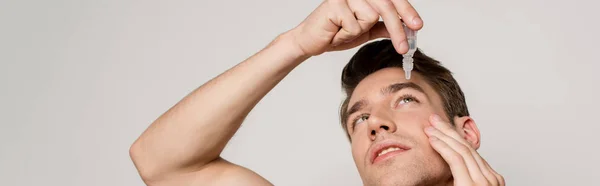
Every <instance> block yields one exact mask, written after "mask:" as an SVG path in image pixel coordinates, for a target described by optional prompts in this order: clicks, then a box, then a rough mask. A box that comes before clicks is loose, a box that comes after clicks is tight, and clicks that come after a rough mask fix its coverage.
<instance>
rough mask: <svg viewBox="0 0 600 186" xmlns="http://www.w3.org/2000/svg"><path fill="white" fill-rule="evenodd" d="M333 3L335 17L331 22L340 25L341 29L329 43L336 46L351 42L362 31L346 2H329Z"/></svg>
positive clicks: (338, 0)
mask: <svg viewBox="0 0 600 186" xmlns="http://www.w3.org/2000/svg"><path fill="white" fill-rule="evenodd" d="M329 2H331V3H333V4H332V5H331V7H332V9H333V11H334V12H335V16H334V18H333V20H334V21H335V22H336V23H335V24H337V25H341V26H342V28H341V29H340V31H338V32H337V33H336V34H335V36H334V37H333V40H332V42H331V44H332V45H334V46H336V45H339V44H341V43H343V42H347V41H351V40H353V39H354V38H356V37H358V36H359V35H360V34H362V32H363V30H362V28H361V27H360V25H359V24H358V21H357V20H356V17H354V13H352V11H351V10H350V7H349V6H348V3H347V2H346V0H333V1H329Z"/></svg>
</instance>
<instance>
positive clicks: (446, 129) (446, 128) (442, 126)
mask: <svg viewBox="0 0 600 186" xmlns="http://www.w3.org/2000/svg"><path fill="white" fill-rule="evenodd" d="M430 122H431V124H432V126H434V127H435V128H436V129H438V130H439V131H441V132H442V133H444V134H446V135H448V136H450V137H452V138H453V139H454V140H456V141H457V142H459V143H461V144H462V145H464V146H466V147H467V148H468V150H469V151H471V154H472V156H473V158H474V159H475V162H476V163H477V165H478V167H479V168H480V170H481V173H482V174H483V176H484V177H485V178H486V179H487V180H488V182H489V183H492V184H495V183H498V180H497V178H496V176H495V175H494V174H493V173H492V172H491V171H490V170H489V167H488V166H486V164H485V160H484V159H483V158H482V157H481V155H479V153H477V151H475V149H473V148H472V147H471V146H470V144H469V143H468V142H467V141H466V140H465V139H464V138H462V136H460V134H458V132H456V130H454V128H453V127H452V126H451V125H450V124H449V123H447V122H444V121H443V120H442V119H441V118H440V116H438V115H433V116H432V117H431V118H430Z"/></svg>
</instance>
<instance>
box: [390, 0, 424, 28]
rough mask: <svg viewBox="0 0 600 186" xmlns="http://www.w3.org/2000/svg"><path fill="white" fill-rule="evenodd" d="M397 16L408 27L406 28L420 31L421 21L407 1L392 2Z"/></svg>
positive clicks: (393, 0) (396, 0)
mask: <svg viewBox="0 0 600 186" xmlns="http://www.w3.org/2000/svg"><path fill="white" fill-rule="evenodd" d="M392 3H394V6H395V7H396V10H397V11H398V14H399V15H400V17H401V18H402V20H403V21H404V23H405V24H406V26H408V28H410V29H413V30H420V29H421V28H423V20H422V19H421V16H419V13H417V10H415V8H414V7H413V6H412V5H411V4H410V3H409V2H408V1H407V0H392Z"/></svg>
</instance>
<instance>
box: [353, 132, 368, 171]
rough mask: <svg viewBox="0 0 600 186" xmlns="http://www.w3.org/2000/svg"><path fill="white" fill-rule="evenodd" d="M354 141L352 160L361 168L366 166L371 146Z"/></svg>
mask: <svg viewBox="0 0 600 186" xmlns="http://www.w3.org/2000/svg"><path fill="white" fill-rule="evenodd" d="M354 140H355V141H353V142H352V158H353V159H354V162H355V163H356V165H357V166H359V167H361V166H362V165H363V164H364V161H365V156H366V154H367V151H368V148H369V144H367V143H364V142H359V141H357V140H359V139H354ZM363 140H364V139H363Z"/></svg>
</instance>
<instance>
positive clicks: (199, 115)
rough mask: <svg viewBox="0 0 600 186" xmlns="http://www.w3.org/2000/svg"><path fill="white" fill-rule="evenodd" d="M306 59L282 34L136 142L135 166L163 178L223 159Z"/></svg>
mask: <svg viewBox="0 0 600 186" xmlns="http://www.w3.org/2000/svg"><path fill="white" fill-rule="evenodd" d="M305 59H306V57H304V56H303V55H302V52H300V51H299V50H298V49H297V47H296V46H295V45H294V44H293V43H292V40H290V39H289V38H288V36H286V34H283V35H282V36H280V37H278V38H277V39H276V40H275V41H273V42H272V43H271V44H270V45H269V46H267V47H266V48H264V49H263V50H262V51H260V52H258V53H257V54H255V55H254V56H252V57H250V58H248V59H247V60H245V61H243V62H242V63H240V64H238V65H237V66H235V67H233V68H231V69H229V70H228V71H226V72H224V73H223V74H221V75H219V76H218V77H216V78H214V79H212V80H210V81H209V82H207V83H206V84H204V85H202V86H201V87H199V88H198V89H196V90H195V91H193V92H192V93H191V94H189V95H188V96H186V97H185V98H184V99H182V100H181V101H180V102H179V103H177V104H176V105H175V106H173V107H172V108H171V109H170V110H168V111H167V112H166V113H164V114H163V115H162V116H161V117H159V118H158V119H157V120H156V121H155V122H154V123H152V125H151V126H150V127H149V128H148V129H147V130H146V131H145V132H144V133H143V134H142V136H141V137H140V138H139V139H138V140H137V141H136V142H135V143H134V145H133V146H132V148H131V156H132V158H133V159H134V162H135V164H136V166H137V167H138V169H139V170H140V172H141V173H142V174H144V173H143V171H149V172H151V174H162V173H166V172H170V171H177V170H183V169H191V170H193V169H198V168H200V167H201V166H203V165H205V164H206V163H208V162H210V161H212V160H214V159H216V158H218V157H219V154H220V153H221V152H222V150H223V148H224V147H225V145H226V144H227V142H228V141H229V140H230V138H231V137H232V136H233V134H234V133H235V132H236V131H237V130H238V128H239V127H240V125H241V123H242V121H243V120H244V118H245V117H246V115H247V114H248V113H249V112H250V110H252V108H253V107H254V106H255V105H256V103H258V101H260V99H262V98H263V97H264V96H265V95H266V94H267V93H268V92H269V91H270V90H271V89H272V88H273V87H274V86H275V85H276V84H277V83H279V82H280V81H281V80H282V79H283V78H284V77H285V76H286V75H287V74H288V73H289V72H290V71H291V70H292V69H293V68H295V67H296V66H297V65H298V64H300V63H301V62H302V61H304V60H305ZM144 169H145V170H144Z"/></svg>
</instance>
